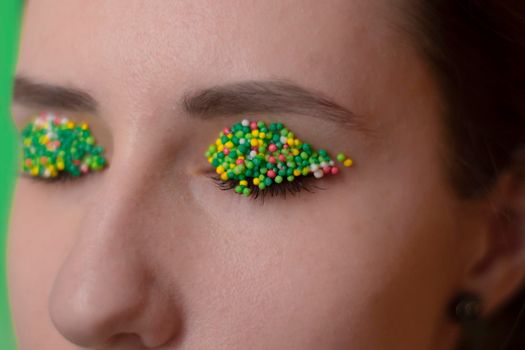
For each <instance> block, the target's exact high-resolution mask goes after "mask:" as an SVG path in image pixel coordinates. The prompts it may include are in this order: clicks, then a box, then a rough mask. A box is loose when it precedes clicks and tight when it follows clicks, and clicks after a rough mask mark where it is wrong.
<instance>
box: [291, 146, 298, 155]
mask: <svg viewBox="0 0 525 350" xmlns="http://www.w3.org/2000/svg"><path fill="white" fill-rule="evenodd" d="M292 154H293V155H294V156H297V155H299V150H298V149H297V148H294V149H292Z"/></svg>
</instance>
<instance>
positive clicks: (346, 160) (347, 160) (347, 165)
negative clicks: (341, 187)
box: [343, 158, 354, 168]
mask: <svg viewBox="0 0 525 350" xmlns="http://www.w3.org/2000/svg"><path fill="white" fill-rule="evenodd" d="M352 164H354V162H353V161H352V159H350V158H346V159H345V161H344V162H343V165H344V166H345V167H347V168H348V167H351V166H352Z"/></svg>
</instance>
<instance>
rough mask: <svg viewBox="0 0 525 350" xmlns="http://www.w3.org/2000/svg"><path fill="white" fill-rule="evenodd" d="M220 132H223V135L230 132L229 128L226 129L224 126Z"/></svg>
mask: <svg viewBox="0 0 525 350" xmlns="http://www.w3.org/2000/svg"><path fill="white" fill-rule="evenodd" d="M222 132H223V133H224V134H225V135H226V134H229V133H230V129H228V128H224V130H223V131H222Z"/></svg>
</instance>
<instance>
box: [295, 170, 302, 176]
mask: <svg viewBox="0 0 525 350" xmlns="http://www.w3.org/2000/svg"><path fill="white" fill-rule="evenodd" d="M293 176H301V170H299V169H295V170H294V171H293Z"/></svg>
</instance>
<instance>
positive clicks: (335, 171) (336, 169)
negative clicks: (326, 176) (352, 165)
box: [331, 166, 339, 175]
mask: <svg viewBox="0 0 525 350" xmlns="http://www.w3.org/2000/svg"><path fill="white" fill-rule="evenodd" d="M338 172H339V168H338V167H336V166H333V167H332V170H331V173H332V175H335V174H337V173H338Z"/></svg>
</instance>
